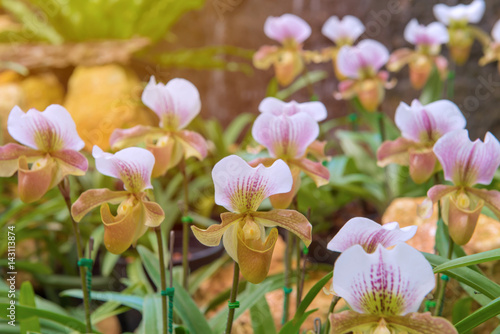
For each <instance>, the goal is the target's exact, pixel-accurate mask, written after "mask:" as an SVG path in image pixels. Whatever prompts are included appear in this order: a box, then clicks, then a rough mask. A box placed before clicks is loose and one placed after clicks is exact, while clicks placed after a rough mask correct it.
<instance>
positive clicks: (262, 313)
mask: <svg viewBox="0 0 500 334" xmlns="http://www.w3.org/2000/svg"><path fill="white" fill-rule="evenodd" d="M250 318H251V319H252V328H253V333H254V334H274V333H276V327H275V326H274V319H273V315H272V313H271V309H270V308H269V304H267V300H266V297H265V296H264V297H261V298H260V299H258V301H257V302H256V303H255V305H253V306H252V307H250Z"/></svg>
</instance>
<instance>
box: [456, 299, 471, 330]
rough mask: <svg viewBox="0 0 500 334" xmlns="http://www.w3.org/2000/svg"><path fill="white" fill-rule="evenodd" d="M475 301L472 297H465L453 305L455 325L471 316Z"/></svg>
mask: <svg viewBox="0 0 500 334" xmlns="http://www.w3.org/2000/svg"><path fill="white" fill-rule="evenodd" d="M473 300H474V299H472V297H464V298H460V299H459V300H457V301H456V302H455V303H454V304H453V311H452V319H453V323H454V324H456V323H457V322H459V321H461V320H462V319H465V318H466V317H467V316H468V315H469V314H470V312H471V307H472V302H473Z"/></svg>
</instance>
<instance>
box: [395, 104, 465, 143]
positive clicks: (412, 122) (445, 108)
mask: <svg viewBox="0 0 500 334" xmlns="http://www.w3.org/2000/svg"><path fill="white" fill-rule="evenodd" d="M394 120H395V122H396V125H397V126H398V128H399V130H401V135H402V136H403V137H404V138H406V139H410V140H413V141H415V142H417V143H425V142H429V141H431V142H434V141H436V140H437V139H438V138H440V137H441V136H443V135H444V134H446V133H448V132H450V131H454V130H460V129H463V128H465V124H466V120H465V117H464V115H463V114H462V112H461V111H460V109H458V107H457V106H456V105H455V104H454V103H453V102H451V101H448V100H439V101H435V102H432V103H429V104H427V105H425V106H423V105H422V104H421V103H420V102H419V101H418V100H413V102H412V103H411V106H409V105H407V104H406V103H404V102H401V103H400V104H399V106H398V108H397V110H396V114H395V116H394Z"/></svg>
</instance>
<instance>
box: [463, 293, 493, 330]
mask: <svg viewBox="0 0 500 334" xmlns="http://www.w3.org/2000/svg"><path fill="white" fill-rule="evenodd" d="M498 314H500V297H499V298H497V299H495V300H492V301H491V303H489V304H488V305H486V306H483V307H481V308H480V309H479V310H477V311H476V312H474V313H472V314H471V315H469V316H468V317H467V318H465V319H463V320H462V321H460V322H458V323H456V324H455V327H456V328H457V330H458V332H459V333H466V332H468V331H469V330H471V329H473V328H475V327H477V326H479V325H480V324H482V323H483V322H485V321H486V320H488V319H491V318H493V317H494V316H497V315H498Z"/></svg>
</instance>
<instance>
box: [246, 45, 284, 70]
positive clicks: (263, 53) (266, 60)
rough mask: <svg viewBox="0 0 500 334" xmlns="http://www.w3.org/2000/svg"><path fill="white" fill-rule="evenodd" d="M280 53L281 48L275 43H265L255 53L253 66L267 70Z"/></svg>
mask: <svg viewBox="0 0 500 334" xmlns="http://www.w3.org/2000/svg"><path fill="white" fill-rule="evenodd" d="M279 55H280V49H279V48H278V47H277V46H275V45H264V46H261V47H260V48H259V50H257V52H255V53H254V55H253V59H252V62H253V66H255V68H258V69H259V70H267V69H268V68H269V67H271V65H272V64H274V63H275V62H276V61H277V60H278V58H279Z"/></svg>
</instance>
